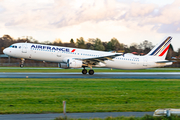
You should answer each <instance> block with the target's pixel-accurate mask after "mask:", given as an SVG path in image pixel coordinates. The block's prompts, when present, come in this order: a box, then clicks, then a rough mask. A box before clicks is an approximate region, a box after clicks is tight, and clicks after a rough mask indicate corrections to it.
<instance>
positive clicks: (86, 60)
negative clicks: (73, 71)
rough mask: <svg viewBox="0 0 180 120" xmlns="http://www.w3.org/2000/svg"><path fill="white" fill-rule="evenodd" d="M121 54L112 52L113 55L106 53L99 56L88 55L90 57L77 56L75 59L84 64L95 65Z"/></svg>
mask: <svg viewBox="0 0 180 120" xmlns="http://www.w3.org/2000/svg"><path fill="white" fill-rule="evenodd" d="M122 55H123V53H122V54H114V55H107V56H101V57H90V58H77V59H76V60H81V61H83V62H84V63H85V64H91V65H97V64H98V63H99V62H102V63H105V62H104V61H106V60H112V61H113V58H115V57H117V56H122Z"/></svg>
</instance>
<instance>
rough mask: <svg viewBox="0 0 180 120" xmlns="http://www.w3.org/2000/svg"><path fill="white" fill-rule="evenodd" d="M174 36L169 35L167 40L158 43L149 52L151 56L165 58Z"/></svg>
mask: <svg viewBox="0 0 180 120" xmlns="http://www.w3.org/2000/svg"><path fill="white" fill-rule="evenodd" d="M171 40H172V37H171V36H169V37H167V38H166V39H165V40H163V41H161V42H160V43H159V44H158V45H156V46H155V47H154V48H153V49H152V50H151V51H150V52H149V53H148V55H150V56H158V57H163V58H165V56H166V54H167V51H168V49H169V46H170V44H171Z"/></svg>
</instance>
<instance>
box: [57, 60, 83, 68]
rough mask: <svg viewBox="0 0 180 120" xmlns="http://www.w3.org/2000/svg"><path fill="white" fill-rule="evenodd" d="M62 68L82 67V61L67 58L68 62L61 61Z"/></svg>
mask: <svg viewBox="0 0 180 120" xmlns="http://www.w3.org/2000/svg"><path fill="white" fill-rule="evenodd" d="M59 67H60V68H81V67H82V61H80V60H75V59H67V62H66V63H59Z"/></svg>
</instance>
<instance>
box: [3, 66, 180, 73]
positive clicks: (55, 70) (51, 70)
mask: <svg viewBox="0 0 180 120" xmlns="http://www.w3.org/2000/svg"><path fill="white" fill-rule="evenodd" d="M87 70H89V68H88V69H87ZM81 71H82V69H58V68H54V69H53V68H49V69H48V68H45V69H44V68H42V69H40V68H39V69H38V68H34V69H33V67H31V68H29V67H27V68H26V67H24V68H19V67H14V68H13V67H10V68H9V67H0V72H81ZM94 71H95V72H180V69H168V68H164V69H161V68H160V69H157V68H155V69H141V70H120V69H112V70H111V69H103V68H101V69H94Z"/></svg>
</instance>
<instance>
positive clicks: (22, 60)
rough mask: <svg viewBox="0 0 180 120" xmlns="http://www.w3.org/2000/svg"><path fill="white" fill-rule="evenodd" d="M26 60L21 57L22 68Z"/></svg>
mask: <svg viewBox="0 0 180 120" xmlns="http://www.w3.org/2000/svg"><path fill="white" fill-rule="evenodd" d="M24 61H25V59H24V58H21V64H20V67H21V68H23V67H24Z"/></svg>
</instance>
